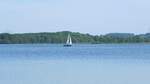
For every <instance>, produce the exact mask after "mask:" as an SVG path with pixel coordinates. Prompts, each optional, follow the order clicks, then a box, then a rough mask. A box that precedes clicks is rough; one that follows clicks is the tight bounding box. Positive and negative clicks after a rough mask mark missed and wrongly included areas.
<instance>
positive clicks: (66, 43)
mask: <svg viewBox="0 0 150 84" xmlns="http://www.w3.org/2000/svg"><path fill="white" fill-rule="evenodd" d="M69 39H70V35H68V38H67V42H66V44H69Z"/></svg>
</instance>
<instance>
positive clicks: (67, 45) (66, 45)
mask: <svg viewBox="0 0 150 84" xmlns="http://www.w3.org/2000/svg"><path fill="white" fill-rule="evenodd" d="M71 46H72V45H69V44H65V45H64V47H71Z"/></svg>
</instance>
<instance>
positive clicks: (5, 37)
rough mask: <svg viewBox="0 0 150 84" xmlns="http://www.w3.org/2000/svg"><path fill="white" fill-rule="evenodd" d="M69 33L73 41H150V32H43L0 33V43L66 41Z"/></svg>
mask: <svg viewBox="0 0 150 84" xmlns="http://www.w3.org/2000/svg"><path fill="white" fill-rule="evenodd" d="M68 34H70V35H71V37H72V41H73V43H89V44H102V43H150V33H146V34H139V35H135V34H133V33H109V34H105V35H90V34H82V33H79V32H69V31H62V32H42V33H18V34H17V33H16V34H9V33H0V44H34V43H51V44H54V43H65V42H66V39H67V36H68Z"/></svg>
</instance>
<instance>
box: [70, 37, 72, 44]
mask: <svg viewBox="0 0 150 84" xmlns="http://www.w3.org/2000/svg"><path fill="white" fill-rule="evenodd" d="M69 44H71V45H72V40H71V36H70V42H69Z"/></svg>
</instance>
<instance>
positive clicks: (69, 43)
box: [66, 34, 72, 45]
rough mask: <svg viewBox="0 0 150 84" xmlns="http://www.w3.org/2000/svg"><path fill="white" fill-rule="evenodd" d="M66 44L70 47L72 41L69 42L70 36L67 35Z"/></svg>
mask: <svg viewBox="0 0 150 84" xmlns="http://www.w3.org/2000/svg"><path fill="white" fill-rule="evenodd" d="M66 44H68V45H72V40H71V36H70V34H69V35H68V38H67V42H66Z"/></svg>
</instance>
